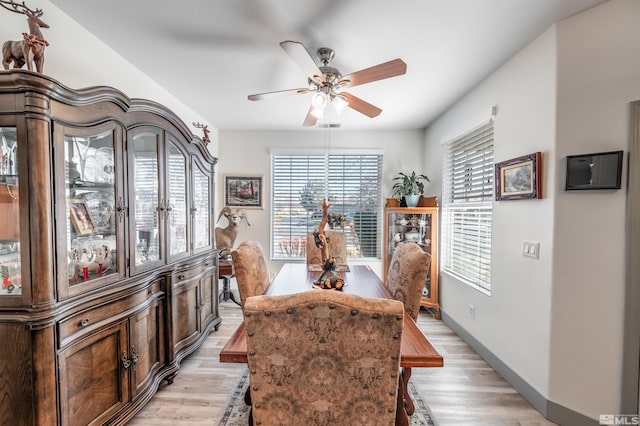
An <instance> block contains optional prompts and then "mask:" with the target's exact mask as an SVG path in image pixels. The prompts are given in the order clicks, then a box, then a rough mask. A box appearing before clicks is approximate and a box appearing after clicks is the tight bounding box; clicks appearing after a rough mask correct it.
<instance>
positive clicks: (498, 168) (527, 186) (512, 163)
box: [495, 152, 542, 201]
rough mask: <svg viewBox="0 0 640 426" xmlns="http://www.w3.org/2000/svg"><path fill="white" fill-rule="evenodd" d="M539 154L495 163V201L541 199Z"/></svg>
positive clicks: (540, 155) (540, 156)
mask: <svg viewBox="0 0 640 426" xmlns="http://www.w3.org/2000/svg"><path fill="white" fill-rule="evenodd" d="M541 158H542V154H541V153H540V152H534V153H533V154H529V155H524V156H522V157H518V158H514V159H511V160H507V161H503V162H501V163H496V165H495V185H496V201H501V200H523V199H530V198H542V174H541V167H542V165H541Z"/></svg>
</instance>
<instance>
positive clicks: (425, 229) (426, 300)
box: [384, 198, 440, 319]
mask: <svg viewBox="0 0 640 426" xmlns="http://www.w3.org/2000/svg"><path fill="white" fill-rule="evenodd" d="M424 200H426V201H427V202H425V204H431V206H430V207H387V208H385V209H384V213H385V214H384V216H385V219H384V276H385V279H386V277H387V276H388V274H389V264H390V263H391V258H392V257H393V253H394V251H395V248H396V246H397V245H398V244H399V243H401V242H414V243H416V244H418V245H419V246H420V247H421V248H422V250H423V251H425V252H426V253H429V254H430V255H431V267H430V268H429V270H428V272H427V278H426V280H425V283H424V289H423V291H422V297H421V299H420V306H423V307H425V308H427V309H430V310H432V311H433V314H434V317H435V318H436V319H440V304H439V303H438V204H437V202H436V200H435V198H426V199H424Z"/></svg>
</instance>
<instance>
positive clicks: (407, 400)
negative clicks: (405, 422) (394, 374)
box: [401, 368, 415, 416]
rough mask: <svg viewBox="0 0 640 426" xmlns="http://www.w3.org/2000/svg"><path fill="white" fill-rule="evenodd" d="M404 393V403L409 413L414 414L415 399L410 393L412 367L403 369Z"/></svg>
mask: <svg viewBox="0 0 640 426" xmlns="http://www.w3.org/2000/svg"><path fill="white" fill-rule="evenodd" d="M401 376H402V393H403V394H404V403H405V409H406V411H407V415H409V416H412V415H413V412H414V411H415V406H414V405H413V400H412V399H411V395H409V379H410V378H411V368H403V369H402V375H401Z"/></svg>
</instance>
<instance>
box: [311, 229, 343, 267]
mask: <svg viewBox="0 0 640 426" xmlns="http://www.w3.org/2000/svg"><path fill="white" fill-rule="evenodd" d="M324 235H325V237H326V238H327V244H328V245H329V254H330V255H331V256H333V257H334V258H335V259H336V265H346V264H347V236H346V234H345V233H344V232H338V231H325V233H324ZM314 264H315V265H321V264H322V252H321V250H320V249H319V248H318V247H316V243H315V239H314V238H313V233H308V234H307V265H314Z"/></svg>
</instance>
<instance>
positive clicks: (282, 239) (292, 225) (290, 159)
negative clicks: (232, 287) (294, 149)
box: [271, 153, 382, 260]
mask: <svg viewBox="0 0 640 426" xmlns="http://www.w3.org/2000/svg"><path fill="white" fill-rule="evenodd" d="M271 176H272V182H271V184H272V188H271V232H272V238H271V258H272V259H278V260H287V259H301V258H305V257H306V241H307V240H306V238H307V233H309V232H313V231H314V230H316V229H318V225H319V224H320V220H321V219H322V206H321V205H322V201H323V200H325V199H327V200H328V203H329V205H330V209H329V212H330V213H332V214H335V215H341V216H344V218H345V220H344V222H342V226H344V232H345V234H346V236H347V255H348V256H349V257H376V258H379V257H380V249H379V244H378V230H379V229H382V227H381V220H382V214H381V212H380V209H381V206H382V194H381V188H382V185H381V178H382V155H381V154H377V153H376V154H330V155H326V154H317V155H315V154H311V155H307V154H303V155H290V154H286V155H284V154H282V155H281V154H273V155H272V157H271ZM342 226H341V225H340V224H337V225H336V227H335V229H336V230H342Z"/></svg>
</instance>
